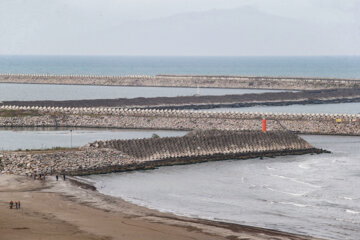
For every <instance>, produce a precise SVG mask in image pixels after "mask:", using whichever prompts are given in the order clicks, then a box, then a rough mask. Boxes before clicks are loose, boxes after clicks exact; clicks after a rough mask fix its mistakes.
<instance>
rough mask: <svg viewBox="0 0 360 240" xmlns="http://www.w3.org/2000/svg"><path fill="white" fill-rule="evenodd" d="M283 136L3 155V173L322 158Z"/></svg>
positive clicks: (210, 133)
mask: <svg viewBox="0 0 360 240" xmlns="http://www.w3.org/2000/svg"><path fill="white" fill-rule="evenodd" d="M322 152H324V150H321V149H316V148H314V147H313V146H311V145H310V144H309V143H307V142H306V141H305V140H303V139H302V138H300V137H299V136H297V135H295V134H293V133H291V132H286V131H271V132H265V133H264V132H261V131H218V130H207V131H193V132H190V133H189V134H187V135H185V136H183V137H166V138H148V139H133V140H111V141H97V142H94V143H90V144H88V145H87V146H85V147H83V148H80V149H68V150H60V151H55V150H48V151H28V152H27V151H23V152H3V153H2V155H1V156H0V160H1V161H0V163H1V165H0V167H1V170H2V172H6V173H14V174H30V173H34V172H37V173H44V174H56V173H65V174H68V175H88V174H100V173H110V172H119V171H130V170H138V169H152V168H156V167H159V166H165V165H178V164H190V163H199V162H205V161H215V160H226V159H249V158H257V157H274V156H279V155H294V154H307V153H322Z"/></svg>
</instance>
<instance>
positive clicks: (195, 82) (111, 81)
mask: <svg viewBox="0 0 360 240" xmlns="http://www.w3.org/2000/svg"><path fill="white" fill-rule="evenodd" d="M0 82H4V83H37V84H40V83H41V84H73V85H106V86H157V87H210V88H261V89H292V90H314V89H333V88H358V87H359V86H360V85H359V81H357V80H356V79H335V78H317V77H313V78H311V77H266V76H217V75H213V76H206V75H157V76H146V75H131V76H98V75H36V74H0Z"/></svg>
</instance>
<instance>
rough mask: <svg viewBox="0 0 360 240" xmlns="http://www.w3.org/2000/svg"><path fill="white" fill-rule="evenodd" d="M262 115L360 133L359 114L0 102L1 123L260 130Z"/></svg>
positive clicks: (273, 122) (275, 121) (270, 120)
mask: <svg viewBox="0 0 360 240" xmlns="http://www.w3.org/2000/svg"><path fill="white" fill-rule="evenodd" d="M264 118H265V119H267V127H268V130H271V131H274V130H283V131H291V132H296V133H302V134H328V135H354V136H360V114H300V113H299V114H293V113H242V112H211V111H201V112H200V111H195V110H149V109H122V108H62V107H19V106H0V127H89V128H128V129H164V130H193V129H203V130H210V129H219V130H261V119H264Z"/></svg>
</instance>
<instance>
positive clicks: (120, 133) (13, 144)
mask: <svg viewBox="0 0 360 240" xmlns="http://www.w3.org/2000/svg"><path fill="white" fill-rule="evenodd" d="M154 133H155V134H157V135H159V136H160V137H172V136H183V135H185V134H186V132H184V131H156V130H154V131H153V130H136V129H134V130H125V129H124V130H119V129H116V130H114V129H107V130H104V129H74V130H73V131H72V133H70V129H54V128H47V129H41V128H35V129H22V128H14V129H4V128H0V150H17V149H46V148H53V147H71V146H72V147H80V146H84V145H86V144H87V143H89V142H94V141H97V140H110V139H134V138H148V137H151V136H152V135H153V134H154Z"/></svg>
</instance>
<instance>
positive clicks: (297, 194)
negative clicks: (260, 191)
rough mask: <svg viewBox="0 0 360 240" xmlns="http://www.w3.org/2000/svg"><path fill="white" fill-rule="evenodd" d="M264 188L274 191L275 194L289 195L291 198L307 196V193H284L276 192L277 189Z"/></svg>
mask: <svg viewBox="0 0 360 240" xmlns="http://www.w3.org/2000/svg"><path fill="white" fill-rule="evenodd" d="M264 188H266V189H268V190H270V191H273V192H278V193H283V194H287V195H291V196H295V197H301V196H304V195H305V194H307V193H291V192H283V191H279V190H275V189H273V188H270V187H267V186H264Z"/></svg>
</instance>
